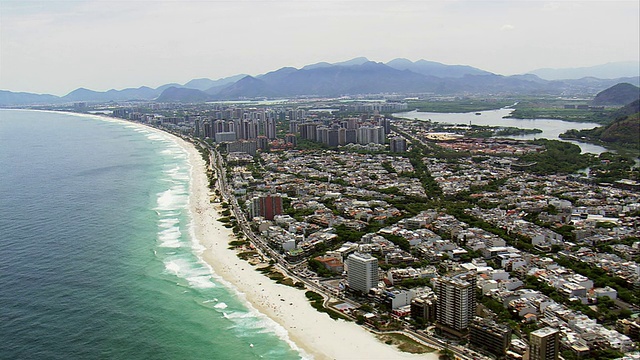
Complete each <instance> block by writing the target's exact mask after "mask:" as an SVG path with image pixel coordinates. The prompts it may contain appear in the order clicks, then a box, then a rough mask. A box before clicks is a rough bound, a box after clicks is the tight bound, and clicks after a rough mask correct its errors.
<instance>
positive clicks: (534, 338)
mask: <svg viewBox="0 0 640 360" xmlns="http://www.w3.org/2000/svg"><path fill="white" fill-rule="evenodd" d="M559 352H560V331H558V330H557V329H554V328H551V327H546V328H542V329H539V330H536V331H534V332H532V333H531V334H529V360H557V359H558V354H559Z"/></svg>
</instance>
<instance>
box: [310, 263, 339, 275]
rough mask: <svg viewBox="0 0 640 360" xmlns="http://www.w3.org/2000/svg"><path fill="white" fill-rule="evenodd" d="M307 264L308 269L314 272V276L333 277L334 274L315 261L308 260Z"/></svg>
mask: <svg viewBox="0 0 640 360" xmlns="http://www.w3.org/2000/svg"><path fill="white" fill-rule="evenodd" d="M307 264H308V265H309V268H310V269H311V270H312V271H313V272H315V273H316V274H318V276H321V277H332V276H335V274H334V273H332V272H331V271H330V270H329V269H327V268H326V267H325V266H324V264H323V263H322V262H320V261H318V260H316V259H309V260H308V261H307Z"/></svg>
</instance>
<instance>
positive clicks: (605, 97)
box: [592, 83, 640, 105]
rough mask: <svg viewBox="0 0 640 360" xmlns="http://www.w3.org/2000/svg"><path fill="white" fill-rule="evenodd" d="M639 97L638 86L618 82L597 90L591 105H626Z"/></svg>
mask: <svg viewBox="0 0 640 360" xmlns="http://www.w3.org/2000/svg"><path fill="white" fill-rule="evenodd" d="M638 98H640V88H639V87H637V86H635V85H631V84H629V83H620V84H617V85H614V86H612V87H610V88H608V89H606V90H603V91H601V92H599V93H598V94H597V95H596V97H595V98H594V99H593V101H592V104H593V105H626V104H629V103H631V102H633V101H635V100H638Z"/></svg>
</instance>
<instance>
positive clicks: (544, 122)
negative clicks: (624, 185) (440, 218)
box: [393, 108, 610, 155]
mask: <svg viewBox="0 0 640 360" xmlns="http://www.w3.org/2000/svg"><path fill="white" fill-rule="evenodd" d="M512 111H513V109H508V108H503V109H497V110H487V111H482V112H478V113H475V112H470V113H433V112H419V111H417V110H414V111H409V112H403V113H396V114H393V115H394V116H396V117H399V118H404V119H418V120H423V121H426V120H431V121H433V122H438V123H443V124H461V125H469V124H471V125H481V126H505V127H517V128H521V129H540V130H542V133H538V134H529V135H521V136H509V138H511V139H518V140H533V139H554V140H562V139H560V138H559V135H560V134H562V133H564V132H565V131H567V130H570V129H577V130H583V129H593V128H594V127H597V126H601V125H599V124H595V123H587V122H570V121H563V120H554V119H512V118H504V117H505V116H508V115H509V114H511V112H512ZM562 141H567V142H570V143H573V144H576V145H578V146H580V149H581V150H582V152H583V153H591V154H596V155H597V154H601V153H603V152H606V151H610V150H607V149H606V148H604V147H602V146H598V145H593V144H588V143H584V142H579V141H569V140H562Z"/></svg>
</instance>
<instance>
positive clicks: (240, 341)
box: [0, 110, 300, 359]
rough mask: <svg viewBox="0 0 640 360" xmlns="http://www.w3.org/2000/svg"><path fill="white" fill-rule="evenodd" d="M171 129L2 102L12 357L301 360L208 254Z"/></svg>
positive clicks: (0, 214) (3, 261)
mask: <svg viewBox="0 0 640 360" xmlns="http://www.w3.org/2000/svg"><path fill="white" fill-rule="evenodd" d="M189 166H190V165H189V163H188V160H187V155H186V153H185V152H184V151H183V150H182V149H181V148H180V147H179V146H178V145H176V144H175V143H174V142H173V140H172V139H171V138H170V137H169V136H168V135H166V134H158V133H156V132H154V131H152V130H150V129H141V128H140V127H138V126H135V125H132V124H126V123H124V124H123V123H121V122H114V121H105V120H98V119H95V118H88V117H80V116H75V115H67V114H59V113H45V112H35V111H21V110H0V315H1V316H0V318H1V321H0V358H1V359H258V358H265V359H298V358H300V353H299V352H298V351H297V349H296V348H295V346H293V345H291V342H290V341H288V340H287V338H286V332H285V331H284V329H282V328H281V327H279V326H277V325H276V324H275V323H274V322H273V321H271V320H269V319H268V318H266V317H265V316H263V315H261V314H259V313H257V312H256V311H255V310H253V309H252V308H251V306H250V305H248V304H247V303H246V301H244V300H243V297H242V296H241V295H239V294H238V293H237V292H236V291H235V290H234V289H233V288H232V287H230V286H228V284H226V283H225V282H224V281H223V280H222V279H220V278H218V277H217V276H216V275H215V274H213V273H212V271H211V269H210V268H209V267H208V266H207V265H206V264H204V263H203V262H202V261H201V260H199V257H198V252H199V251H201V249H200V247H199V245H198V244H197V242H196V241H195V240H194V239H193V238H192V236H191V218H190V215H189V211H188V206H187V205H188V191H189Z"/></svg>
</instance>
